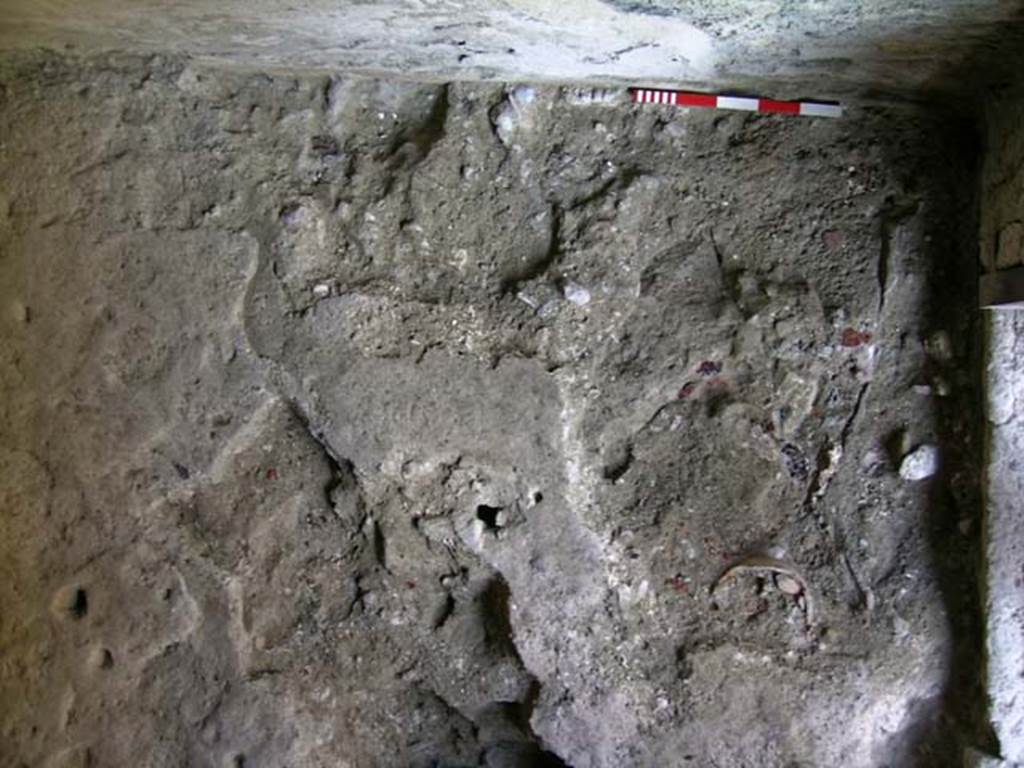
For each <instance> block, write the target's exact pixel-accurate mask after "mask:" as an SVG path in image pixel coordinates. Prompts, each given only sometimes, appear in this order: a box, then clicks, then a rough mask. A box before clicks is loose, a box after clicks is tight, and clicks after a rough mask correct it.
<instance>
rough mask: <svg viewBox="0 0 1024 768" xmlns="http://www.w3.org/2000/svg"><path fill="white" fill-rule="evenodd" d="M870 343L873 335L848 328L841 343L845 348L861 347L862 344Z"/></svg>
mask: <svg viewBox="0 0 1024 768" xmlns="http://www.w3.org/2000/svg"><path fill="white" fill-rule="evenodd" d="M869 341H871V334H870V333H868V332H867V331H858V330H857V329H855V328H847V329H845V330H844V331H843V337H842V339H841V340H840V342H839V343H840V344H842V345H843V346H844V347H859V346H860V345H861V344H867V343H868V342H869Z"/></svg>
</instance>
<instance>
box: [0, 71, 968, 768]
mask: <svg viewBox="0 0 1024 768" xmlns="http://www.w3.org/2000/svg"><path fill="white" fill-rule="evenodd" d="M973 153H974V142H973V138H972V137H971V135H970V134H968V133H963V132H959V131H958V130H954V129H951V128H950V127H949V124H948V122H947V121H945V120H943V119H941V118H935V119H930V118H924V117H922V116H920V115H917V114H914V113H911V112H909V111H897V110H859V109H856V108H855V109H853V110H851V112H850V114H849V115H848V117H847V118H845V119H843V120H841V121H827V120H813V119H797V118H789V117H772V116H756V115H736V114H722V113H717V112H712V111H693V112H687V111H685V110H677V109H674V108H669V107H658V106H651V105H644V106H642V107H641V106H633V105H629V104H625V103H616V104H610V105H609V104H602V103H598V102H595V101H593V100H590V99H588V98H587V97H586V94H579V93H576V92H574V91H572V90H571V89H563V90H559V89H554V88H545V89H537V90H533V89H530V88H527V87H513V86H509V87H508V88H503V87H500V86H494V85H481V84H474V85H448V86H423V85H413V84H408V83H403V82H399V81H372V80H356V79H345V78H335V79H331V78H309V79H301V78H300V79H293V78H287V77H273V78H272V77H267V76H262V75H244V74H224V73H212V72H208V71H205V70H203V69H202V68H196V67H193V66H188V65H187V64H186V63H185V62H184V61H179V60H176V59H173V58H146V59H142V58H128V57H97V58H92V59H88V60H79V59H67V58H57V57H53V56H43V55H37V54H18V55H9V56H8V57H7V58H6V59H5V60H4V61H3V62H2V63H0V179H2V182H0V275H2V278H0V310H2V314H0V334H2V335H0V569H2V570H0V573H2V578H0V702H2V703H3V706H2V707H0V765H4V766H8V765H9V766H23V765H24V766H36V765H47V766H50V765H52V766H87V765H93V766H128V765H147V766H183V765H189V766H236V767H237V766H349V767H350V768H362V767H363V766H416V767H417V768H420V767H422V768H426V767H427V766H453V767H454V766H490V767H492V768H497V767H498V766H501V767H502V768H514V767H515V766H521V767H525V766H542V765H550V766H559V765H568V766H574V767H575V768H586V767H588V766H590V767H593V768H597V767H598V766H601V767H605V768H613V767H614V768H618V767H620V766H722V767H725V766H751V767H755V766H766V767H767V766H826V765H836V766H840V765H841V766H913V765H921V766H924V765H928V766H942V765H958V764H959V762H958V761H959V757H958V746H959V739H960V738H961V735H962V734H966V735H965V736H964V738H967V739H968V740H969V741H971V742H972V743H978V742H979V739H980V736H979V735H977V734H974V733H972V732H971V729H972V728H973V727H974V724H975V723H976V722H977V717H976V715H977V713H976V712H975V711H974V709H973V706H974V702H977V701H979V700H980V695H979V693H978V691H977V684H978V669H977V664H978V653H979V650H978V649H979V648H980V644H979V641H978V637H977V617H976V613H975V612H976V596H975V587H974V584H975V574H974V573H973V569H972V565H971V563H973V560H974V557H975V553H976V550H977V536H978V524H977V518H976V514H977V513H976V510H977V509H978V508H979V505H978V499H977V494H978V489H977V471H976V468H975V466H974V464H973V463H972V462H973V461H974V457H977V456H978V455H979V446H978V445H977V435H976V432H975V427H976V424H977V423H978V416H977V400H978V393H977V387H976V385H975V382H974V379H973V375H972V374H971V373H969V372H970V371H973V370H977V367H976V350H975V347H974V343H973V339H974V337H975V332H974V328H973V327H972V325H971V323H972V314H971V312H970V308H971V307H972V304H971V301H972V300H973V289H974V286H973V284H972V279H973V278H971V277H970V276H971V275H973V272H974V245H973V243H972V237H973V232H974V229H975V224H976V221H975V217H974V214H973V206H974V198H973V195H974V190H973V182H971V181H967V180H970V179H973V178H974V166H973V157H974V155H973ZM922 445H926V446H930V445H934V446H937V447H938V449H939V455H940V457H941V461H940V467H939V469H938V472H937V474H934V475H932V476H930V477H927V478H925V479H921V480H908V479H904V478H901V476H900V474H899V470H900V466H901V462H902V461H903V459H904V457H905V456H906V455H907V454H910V453H912V452H913V451H914V450H916V449H918V448H919V447H920V446H922ZM749 557H753V558H755V559H754V560H752V561H748V562H752V563H754V564H755V565H756V564H757V563H759V562H760V563H762V564H763V563H770V562H782V563H785V564H786V568H788V569H790V570H791V572H792V574H794V575H792V576H789V575H787V574H786V572H785V571H783V572H781V573H779V572H776V571H775V570H772V568H762V567H752V568H745V569H742V570H741V571H740V572H737V573H736V574H735V575H730V578H728V579H726V580H725V581H723V583H721V584H719V585H718V586H717V587H716V588H715V589H714V591H713V592H712V586H713V585H715V583H716V580H718V579H719V577H720V576H721V575H722V574H723V572H725V571H726V569H728V568H729V567H730V566H731V565H733V564H736V563H738V562H741V561H742V560H743V559H744V558H749ZM757 558H761V559H760V560H758V559H757ZM787 579H788V581H787Z"/></svg>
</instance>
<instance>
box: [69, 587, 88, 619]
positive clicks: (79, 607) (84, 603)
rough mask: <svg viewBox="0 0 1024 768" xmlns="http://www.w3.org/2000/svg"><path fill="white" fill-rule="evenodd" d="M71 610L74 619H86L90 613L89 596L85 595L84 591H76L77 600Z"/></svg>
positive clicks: (73, 602)
mask: <svg viewBox="0 0 1024 768" xmlns="http://www.w3.org/2000/svg"><path fill="white" fill-rule="evenodd" d="M69 610H70V612H71V617H72V618H74V619H83V618H85V615H86V614H87V613H88V612H89V596H88V595H87V594H86V593H85V590H84V589H81V588H80V589H77V590H75V599H74V600H73V601H72V602H71V607H70V608H69Z"/></svg>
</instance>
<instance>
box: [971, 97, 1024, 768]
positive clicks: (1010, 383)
mask: <svg viewBox="0 0 1024 768" xmlns="http://www.w3.org/2000/svg"><path fill="white" fill-rule="evenodd" d="M985 117H986V145H987V151H986V155H985V159H984V167H983V172H982V179H981V195H982V196H981V210H980V228H981V230H980V238H979V240H980V243H979V245H980V262H981V265H980V266H981V271H982V273H983V275H989V276H991V275H994V274H997V273H998V274H1000V275H1006V274H1012V273H1007V272H1005V271H1004V270H1012V269H1014V268H1020V267H1021V266H1022V265H1024V94H1022V93H1021V92H1020V91H1019V90H1017V91H1010V92H1007V93H1003V94H1001V95H999V96H997V97H995V98H993V99H992V100H991V102H990V103H989V105H988V108H987V110H986V115H985ZM986 327H987V348H986V368H985V385H986V386H985V391H986V401H987V407H986V415H987V419H986V422H987V430H988V439H987V457H986V458H987V470H986V475H985V478H986V479H985V490H986V496H985V498H986V503H985V510H986V525H985V529H986V532H985V540H986V548H985V565H986V570H987V581H986V585H985V589H986V597H985V610H986V622H987V640H986V642H987V648H988V659H987V672H986V678H987V685H988V693H989V706H990V709H991V718H992V724H993V727H994V729H995V732H996V736H997V738H998V740H999V751H1000V753H1001V755H1002V756H1003V757H1004V758H1006V759H1007V760H1011V761H1014V762H1021V761H1024V697H1022V696H1021V673H1022V670H1024V624H1022V621H1021V616H1024V591H1022V590H1021V573H1022V569H1024V485H1022V481H1021V471H1020V461H1021V457H1022V456H1024V362H1022V361H1024V315H1022V314H1021V313H1020V312H1019V311H1018V310H1013V309H1003V310H995V311H993V312H991V313H990V314H989V315H988V317H987V322H986Z"/></svg>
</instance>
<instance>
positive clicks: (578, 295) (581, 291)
mask: <svg viewBox="0 0 1024 768" xmlns="http://www.w3.org/2000/svg"><path fill="white" fill-rule="evenodd" d="M565 298H567V299H568V300H569V301H571V302H572V303H573V304H575V305H576V306H577V307H582V306H584V305H585V304H589V303H590V291H588V290H587V289H586V288H584V287H583V286H582V285H577V284H576V283H566V286H565Z"/></svg>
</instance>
